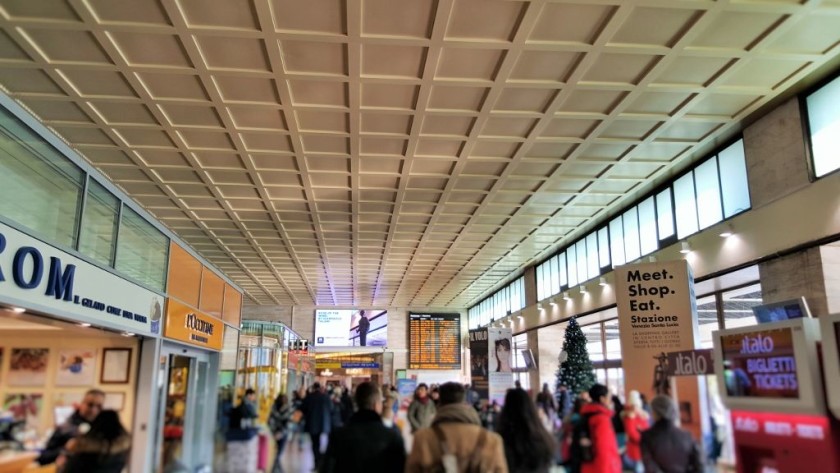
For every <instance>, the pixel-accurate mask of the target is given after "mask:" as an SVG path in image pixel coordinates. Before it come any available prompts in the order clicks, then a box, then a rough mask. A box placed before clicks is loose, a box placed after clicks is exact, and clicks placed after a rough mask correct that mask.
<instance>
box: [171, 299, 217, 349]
mask: <svg viewBox="0 0 840 473" xmlns="http://www.w3.org/2000/svg"><path fill="white" fill-rule="evenodd" d="M223 335H224V325H223V324H222V321H221V320H220V319H217V318H216V317H212V316H210V315H207V314H205V313H203V312H199V311H197V310H195V309H193V308H192V307H189V306H186V305H184V304H181V303H180V302H178V301H176V300H174V299H167V304H166V327H165V328H164V331H163V336H164V337H166V338H171V339H174V340H179V341H182V342H186V343H189V344H191V345H196V346H199V347H202V348H209V349H211V350H216V351H218V350H221V349H222V341H223V338H224V337H223Z"/></svg>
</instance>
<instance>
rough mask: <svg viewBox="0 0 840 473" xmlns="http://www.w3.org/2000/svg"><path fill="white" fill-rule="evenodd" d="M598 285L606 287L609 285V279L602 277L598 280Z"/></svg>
mask: <svg viewBox="0 0 840 473" xmlns="http://www.w3.org/2000/svg"><path fill="white" fill-rule="evenodd" d="M598 285H599V286H606V285H607V278H605V277H603V276H602V277H601V278H600V279H598Z"/></svg>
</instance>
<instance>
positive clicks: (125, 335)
mask: <svg viewBox="0 0 840 473" xmlns="http://www.w3.org/2000/svg"><path fill="white" fill-rule="evenodd" d="M120 335H122V336H123V337H133V336H134V334H133V333H131V332H123V333H121V334H120Z"/></svg>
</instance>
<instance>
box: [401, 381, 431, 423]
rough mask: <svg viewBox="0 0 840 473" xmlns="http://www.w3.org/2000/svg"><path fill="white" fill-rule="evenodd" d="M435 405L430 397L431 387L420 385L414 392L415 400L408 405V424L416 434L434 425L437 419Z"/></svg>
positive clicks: (424, 384)
mask: <svg viewBox="0 0 840 473" xmlns="http://www.w3.org/2000/svg"><path fill="white" fill-rule="evenodd" d="M435 412H436V409H435V403H434V402H433V401H432V398H430V397H429V387H428V386H426V383H420V384H419V385H418V386H417V389H415V390H414V400H412V401H411V404H409V405H408V423H409V424H410V425H411V432H412V433H414V432H416V431H418V430H420V429H422V428H424V427H428V426H430V425H432V419H434V417H435Z"/></svg>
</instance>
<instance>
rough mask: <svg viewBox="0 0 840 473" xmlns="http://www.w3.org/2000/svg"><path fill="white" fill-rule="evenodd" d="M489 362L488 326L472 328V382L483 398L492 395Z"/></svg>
mask: <svg viewBox="0 0 840 473" xmlns="http://www.w3.org/2000/svg"><path fill="white" fill-rule="evenodd" d="M488 364H489V359H488V351H487V328H486V327H484V328H479V329H475V330H470V382H471V383H472V388H473V389H474V390H475V391H476V392H477V393H478V396H479V398H481V399H487V398H488V397H489V395H490V394H489V391H488V389H489V386H490V384H489V383H490V375H489V371H488V370H489V366H488Z"/></svg>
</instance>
